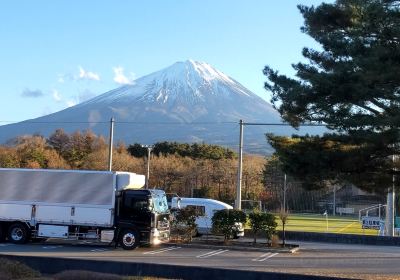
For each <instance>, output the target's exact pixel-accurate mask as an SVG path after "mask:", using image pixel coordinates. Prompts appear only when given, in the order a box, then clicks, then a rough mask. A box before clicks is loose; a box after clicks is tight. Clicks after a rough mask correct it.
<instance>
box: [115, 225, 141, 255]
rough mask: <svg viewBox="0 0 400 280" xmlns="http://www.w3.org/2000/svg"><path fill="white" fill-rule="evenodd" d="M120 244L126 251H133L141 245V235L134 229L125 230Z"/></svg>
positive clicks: (120, 238) (121, 235)
mask: <svg viewBox="0 0 400 280" xmlns="http://www.w3.org/2000/svg"><path fill="white" fill-rule="evenodd" d="M119 244H120V245H121V247H122V248H123V249H124V250H133V249H135V248H136V247H137V246H138V245H139V234H138V232H137V231H136V230H134V229H125V230H123V231H122V232H121V234H120V237H119Z"/></svg>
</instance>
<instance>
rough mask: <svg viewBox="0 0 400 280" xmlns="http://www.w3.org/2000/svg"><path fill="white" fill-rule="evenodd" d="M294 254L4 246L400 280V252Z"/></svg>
mask: <svg viewBox="0 0 400 280" xmlns="http://www.w3.org/2000/svg"><path fill="white" fill-rule="evenodd" d="M300 248H301V249H300V250H299V251H298V252H296V253H294V254H290V253H265V252H246V251H232V250H229V249H225V250H224V249H219V250H217V249H215V250H213V249H196V248H186V247H185V248H181V247H179V246H163V247H157V248H138V249H136V250H134V251H124V250H122V249H120V248H118V249H114V248H113V247H109V246H102V245H92V244H77V245H71V244H67V243H64V244H62V243H54V242H45V243H38V244H26V245H14V244H10V243H2V244H0V254H14V255H31V256H47V257H48V256H51V257H64V258H79V259H100V260H103V259H104V260H114V261H123V262H145V263H162V264H174V265H190V266H204V267H218V268H230V269H243V270H257V271H275V272H287V273H302V274H315V275H327V276H344V277H354V278H363V279H400V248H399V247H383V246H365V245H343V244H326V243H325V244H324V243H306V242H300Z"/></svg>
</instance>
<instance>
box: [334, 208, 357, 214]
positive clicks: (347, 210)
mask: <svg viewBox="0 0 400 280" xmlns="http://www.w3.org/2000/svg"><path fill="white" fill-rule="evenodd" d="M336 213H338V214H340V215H342V214H354V208H347V207H336Z"/></svg>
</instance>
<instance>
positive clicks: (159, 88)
mask: <svg viewBox="0 0 400 280" xmlns="http://www.w3.org/2000/svg"><path fill="white" fill-rule="evenodd" d="M232 94H238V95H244V96H251V95H253V94H252V93H251V92H249V91H248V90H247V89H246V88H245V87H244V86H242V85H241V84H240V83H238V82H237V81H235V80H234V79H232V78H230V77H229V76H228V75H226V74H224V73H222V72H221V71H219V70H217V69H215V68H214V67H212V66H211V65H210V64H208V63H205V62H199V61H195V60H192V59H190V60H186V61H183V62H176V63H174V64H173V65H171V66H169V67H167V68H164V69H162V70H160V71H157V72H154V73H151V74H149V75H147V76H144V77H142V78H139V79H137V80H136V81H135V84H134V85H127V86H123V87H120V88H118V89H115V90H112V91H109V92H107V93H105V94H103V95H100V96H98V97H96V98H94V99H92V100H89V101H87V103H98V102H101V103H102V102H108V103H113V102H117V101H118V100H124V102H126V101H127V100H128V99H130V100H136V99H139V100H142V101H144V102H156V103H160V104H171V103H176V102H177V101H178V102H183V103H185V104H186V103H189V104H195V103H199V102H205V101H206V99H207V96H209V95H213V96H225V97H229V95H232ZM85 104H86V103H83V104H81V105H85Z"/></svg>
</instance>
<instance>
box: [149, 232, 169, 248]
mask: <svg viewBox="0 0 400 280" xmlns="http://www.w3.org/2000/svg"><path fill="white" fill-rule="evenodd" d="M169 239H170V231H169V229H167V230H159V229H156V228H155V229H152V230H151V232H150V245H158V244H161V243H166V242H169Z"/></svg>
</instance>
